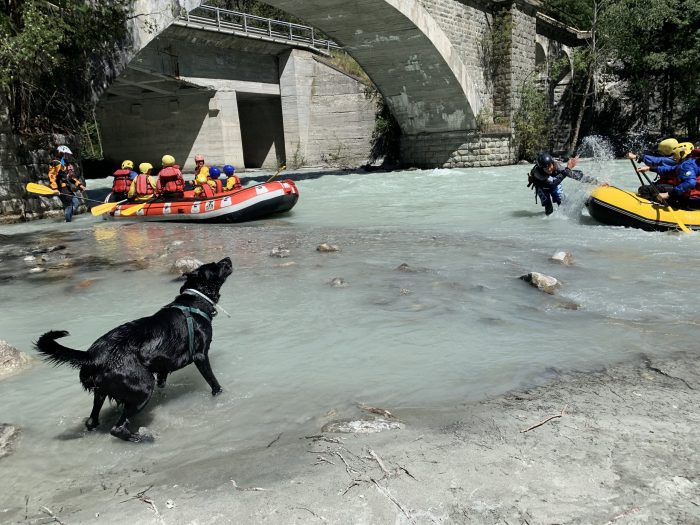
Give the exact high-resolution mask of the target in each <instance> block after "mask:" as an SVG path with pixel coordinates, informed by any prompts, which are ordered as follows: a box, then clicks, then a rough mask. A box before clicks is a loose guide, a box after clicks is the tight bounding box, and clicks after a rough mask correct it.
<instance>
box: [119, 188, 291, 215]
mask: <svg viewBox="0 0 700 525" xmlns="http://www.w3.org/2000/svg"><path fill="white" fill-rule="evenodd" d="M298 199H299V190H298V189H297V187H296V185H295V184H294V182H293V181H292V180H290V179H286V180H282V181H273V182H263V183H261V184H256V185H254V186H249V187H246V188H241V189H237V190H231V191H226V192H223V193H220V194H218V195H216V196H214V197H212V198H206V197H195V196H194V193H193V192H192V191H186V192H185V195H184V197H183V198H181V199H177V200H164V199H160V198H157V199H153V200H151V201H148V202H147V203H146V204H145V205H144V204H143V203H137V202H125V203H124V204H120V205H119V206H117V207H116V208H115V209H114V210H112V211H111V212H110V213H109V215H110V216H111V217H112V218H114V219H120V220H125V221H126V220H129V219H132V220H136V221H190V222H244V221H252V220H255V219H261V218H263V217H267V216H269V215H273V214H275V213H282V212H286V211H289V210H291V209H292V208H293V207H294V205H295V204H296V203H297V200H298ZM133 206H140V207H141V208H140V209H139V210H138V211H137V212H136V213H134V214H129V215H128V216H122V212H124V211H125V210H127V209H129V208H131V207H133Z"/></svg>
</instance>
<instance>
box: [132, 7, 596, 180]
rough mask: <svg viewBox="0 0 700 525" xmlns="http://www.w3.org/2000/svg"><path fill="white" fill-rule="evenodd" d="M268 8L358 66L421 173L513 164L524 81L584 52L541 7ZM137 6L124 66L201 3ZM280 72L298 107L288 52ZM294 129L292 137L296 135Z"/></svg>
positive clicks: (304, 72) (559, 91)
mask: <svg viewBox="0 0 700 525" xmlns="http://www.w3.org/2000/svg"><path fill="white" fill-rule="evenodd" d="M266 3H268V4H270V5H272V6H274V7H277V8H280V9H282V10H284V11H286V12H288V13H290V14H293V15H295V16H297V17H299V18H301V19H302V20H304V21H305V22H307V23H309V24H310V25H312V26H314V27H316V28H318V29H319V30H321V31H322V32H323V33H325V34H326V35H329V37H330V38H331V39H332V40H333V41H334V42H337V43H338V44H339V45H341V46H342V48H343V49H344V50H345V51H347V52H348V53H349V54H350V55H351V56H352V57H353V58H354V59H355V60H357V62H358V63H359V64H360V65H361V66H362V68H363V69H364V70H365V72H366V73H367V74H368V76H369V77H370V78H371V80H372V81H373V83H374V84H375V85H376V87H377V88H378V89H379V91H380V92H381V94H382V95H383V97H384V99H385V100H386V101H387V103H388V105H389V107H390V109H391V111H392V113H393V115H394V116H395V118H396V119H397V121H398V123H399V125H400V127H401V130H402V145H401V146H402V148H401V154H402V160H403V161H404V163H405V164H407V165H414V166H421V167H428V166H474V165H476V166H479V165H498V164H508V163H510V162H512V161H513V160H514V153H515V151H514V148H513V144H512V134H511V122H512V116H513V113H514V111H515V110H516V109H517V107H518V105H519V93H520V89H521V87H522V84H523V82H524V81H525V80H526V79H527V78H529V77H531V76H532V75H533V74H534V73H535V71H536V65H537V64H538V63H544V62H546V60H547V58H548V56H550V55H552V54H563V55H569V56H570V47H571V46H575V45H580V44H581V43H583V38H584V37H585V35H582V34H579V33H577V32H575V31H573V30H570V29H567V28H565V27H563V26H562V25H561V24H558V23H557V22H556V21H553V20H551V19H548V18H547V17H544V16H542V15H541V14H539V13H538V7H539V2H538V1H537V0H492V1H487V0H353V1H348V0H324V1H321V0H319V1H309V0H267V1H266ZM135 4H136V7H135V9H134V12H135V13H136V14H137V16H136V17H135V18H134V19H133V22H134V25H133V35H134V39H133V47H132V48H131V49H130V50H129V53H128V56H129V57H133V56H135V55H136V54H137V53H138V52H139V51H140V50H142V49H143V48H145V47H146V45H147V44H148V43H149V42H151V40H153V39H154V38H156V37H158V35H159V34H160V33H161V32H163V31H165V30H166V29H167V28H168V27H170V26H172V25H173V24H176V25H181V24H182V23H181V22H178V21H177V20H178V18H179V17H180V16H182V15H183V14H184V13H186V12H189V11H192V10H193V9H195V8H197V7H199V6H200V5H201V4H202V2H200V1H196V0H139V1H137V2H136V3H135ZM496 33H499V34H498V38H494V34H496ZM499 42H501V44H500V45H501V46H502V49H498V46H499ZM503 42H506V44H507V45H503ZM280 69H281V71H280V77H282V76H284V75H285V73H286V74H287V76H288V80H289V81H290V82H291V83H292V85H293V87H294V89H293V90H292V91H295V92H296V95H297V99H296V100H295V101H294V102H296V103H298V102H299V100H300V99H299V97H301V98H303V94H304V92H305V90H308V88H309V85H308V66H305V65H304V64H303V63H302V62H300V61H298V60H297V59H296V57H295V55H294V54H293V53H292V54H290V56H289V57H288V59H287V60H286V63H285V64H284V70H282V67H280ZM569 80H570V75H569V76H567V75H566V74H565V75H563V77H562V78H560V79H557V82H555V83H554V85H551V86H549V88H550V92H551V96H552V98H553V100H554V101H555V102H557V101H561V100H563V99H564V91H565V89H564V88H565V86H566V85H567V84H568V81H569ZM562 86H564V87H562ZM289 102H291V100H290V101H289ZM283 103H284V100H283ZM303 111H304V110H303V105H302V111H301V112H299V111H297V117H298V118H297V119H296V120H297V122H296V123H290V125H291V127H290V128H289V129H285V130H284V134H285V137H286V136H287V135H290V136H294V138H295V139H297V143H296V144H297V145H296V146H295V145H294V144H293V142H294V141H293V140H291V141H290V140H289V139H288V138H285V140H286V149H285V152H286V155H287V156H290V155H291V154H292V152H293V151H295V149H296V150H300V151H301V153H302V154H304V152H306V151H307V148H308V140H307V137H308V134H305V133H304V125H305V123H304V119H305V117H304V115H302V114H301V113H303ZM286 113H287V114H289V112H286ZM285 116H287V115H285ZM285 120H287V119H285ZM285 126H286V124H285ZM295 126H296V127H297V128H298V129H297V130H296V132H292V129H291V128H293V127H295ZM499 130H500V131H499ZM484 131H487V132H486V133H484Z"/></svg>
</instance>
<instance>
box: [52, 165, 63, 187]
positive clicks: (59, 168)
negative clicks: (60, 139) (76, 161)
mask: <svg viewBox="0 0 700 525" xmlns="http://www.w3.org/2000/svg"><path fill="white" fill-rule="evenodd" d="M62 170H63V165H62V164H61V163H60V162H59V161H57V160H52V161H51V163H50V164H49V186H50V187H51V189H52V190H58V189H59V187H58V180H57V179H58V174H59V172H60V171H62Z"/></svg>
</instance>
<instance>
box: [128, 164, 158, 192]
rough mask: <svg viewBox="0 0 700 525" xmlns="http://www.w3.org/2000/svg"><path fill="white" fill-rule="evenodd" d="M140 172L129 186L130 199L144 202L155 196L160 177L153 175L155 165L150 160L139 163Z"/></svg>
mask: <svg viewBox="0 0 700 525" xmlns="http://www.w3.org/2000/svg"><path fill="white" fill-rule="evenodd" d="M139 171H140V172H141V173H139V174H138V175H136V178H135V179H134V180H132V181H131V186H130V187H129V199H130V200H134V201H137V202H144V201H147V200H150V199H152V198H153V196H154V195H155V194H156V190H157V188H158V179H157V178H156V177H154V176H153V175H151V172H152V171H153V165H152V164H151V163H150V162H142V163H141V164H139Z"/></svg>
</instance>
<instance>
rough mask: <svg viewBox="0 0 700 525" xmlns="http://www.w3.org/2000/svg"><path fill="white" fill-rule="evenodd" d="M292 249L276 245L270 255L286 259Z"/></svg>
mask: <svg viewBox="0 0 700 525" xmlns="http://www.w3.org/2000/svg"><path fill="white" fill-rule="evenodd" d="M290 253H291V252H290V251H289V250H287V249H285V248H282V247H281V246H275V247H274V248H272V250H270V257H277V258H278V259H284V258H285V257H289V255H290Z"/></svg>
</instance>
